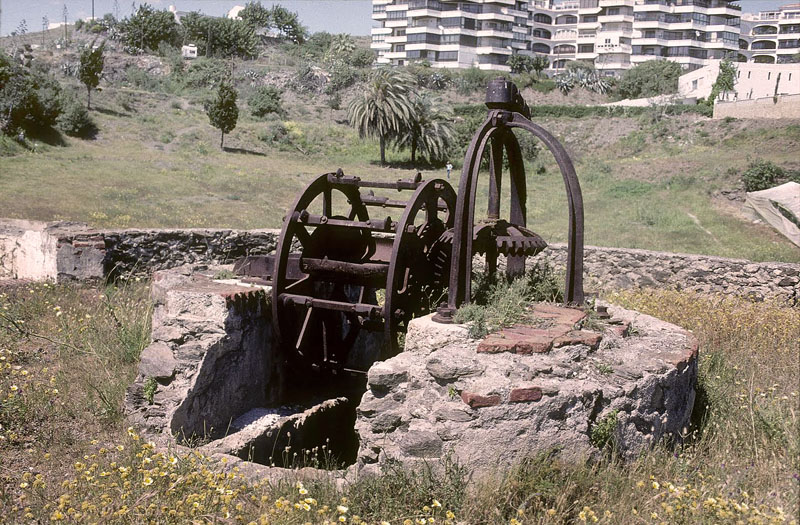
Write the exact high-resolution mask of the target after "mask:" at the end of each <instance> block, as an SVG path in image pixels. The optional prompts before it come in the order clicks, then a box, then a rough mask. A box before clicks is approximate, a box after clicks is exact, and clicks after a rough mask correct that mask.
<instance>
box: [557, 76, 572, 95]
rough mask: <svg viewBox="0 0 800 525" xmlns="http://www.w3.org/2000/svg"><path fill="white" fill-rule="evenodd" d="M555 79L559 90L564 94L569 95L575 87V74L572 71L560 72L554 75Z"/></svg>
mask: <svg viewBox="0 0 800 525" xmlns="http://www.w3.org/2000/svg"><path fill="white" fill-rule="evenodd" d="M553 80H554V81H555V83H556V87H557V88H558V90H559V91H561V93H562V94H564V95H569V92H570V91H572V90H573V89H574V88H575V76H574V75H572V74H571V73H559V74H558V75H556V76H555V77H553Z"/></svg>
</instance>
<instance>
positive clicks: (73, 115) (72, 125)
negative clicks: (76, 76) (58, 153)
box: [58, 94, 97, 138]
mask: <svg viewBox="0 0 800 525" xmlns="http://www.w3.org/2000/svg"><path fill="white" fill-rule="evenodd" d="M62 104H63V107H64V109H63V111H62V112H61V114H60V115H59V116H58V129H60V130H61V131H63V132H64V133H66V134H67V135H70V136H72V137H79V138H91V137H93V136H94V135H95V134H96V133H97V126H96V125H95V123H94V121H93V120H92V118H91V117H90V116H89V112H88V111H87V110H86V107H84V105H83V104H81V103H80V102H78V99H77V98H75V96H74V95H72V94H70V95H66V96H65V97H64V100H63V102H62Z"/></svg>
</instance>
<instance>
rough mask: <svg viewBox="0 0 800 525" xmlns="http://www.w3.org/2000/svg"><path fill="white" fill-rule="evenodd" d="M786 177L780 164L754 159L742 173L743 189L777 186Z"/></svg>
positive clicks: (752, 189) (753, 189) (751, 189)
mask: <svg viewBox="0 0 800 525" xmlns="http://www.w3.org/2000/svg"><path fill="white" fill-rule="evenodd" d="M785 178H786V172H785V171H784V169H783V168H781V167H780V166H778V165H776V164H774V163H772V162H770V161H768V160H761V159H756V160H754V161H752V162H750V164H748V166H747V169H746V170H745V172H744V173H743V174H742V182H743V183H744V190H745V191H760V190H766V189H767V188H772V187H773V186H777V185H778V183H779V182H780V181H782V180H783V179H785Z"/></svg>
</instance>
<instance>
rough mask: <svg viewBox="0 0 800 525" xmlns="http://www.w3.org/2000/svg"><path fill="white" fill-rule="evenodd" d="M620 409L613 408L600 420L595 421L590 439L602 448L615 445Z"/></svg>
mask: <svg viewBox="0 0 800 525" xmlns="http://www.w3.org/2000/svg"><path fill="white" fill-rule="evenodd" d="M617 414H619V411H618V410H612V411H611V412H609V413H608V414H606V415H605V416H604V417H603V418H602V419H600V420H599V421H595V423H594V425H593V426H592V429H591V430H590V431H589V441H590V442H591V443H592V445H594V446H595V447H597V448H599V449H600V450H604V449H605V448H606V447H609V446H610V447H612V448H613V447H614V432H616V430H617Z"/></svg>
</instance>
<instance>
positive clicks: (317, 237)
mask: <svg viewBox="0 0 800 525" xmlns="http://www.w3.org/2000/svg"><path fill="white" fill-rule="evenodd" d="M348 208H349V209H348ZM309 210H313V212H317V213H319V216H320V217H325V218H326V219H324V221H326V220H327V218H330V219H347V220H357V221H367V220H369V216H368V212H367V208H366V206H364V204H363V203H362V202H361V197H360V194H359V191H358V188H357V187H355V186H346V185H335V184H331V183H330V180H329V176H328V174H325V175H322V176H320V177H318V178H316V179H315V180H313V181H312V182H311V183H310V184H309V185H308V186H307V187H306V188H305V190H304V191H303V193H301V194H300V196H299V197H298V198H297V199H296V200H295V202H294V203H293V205H292V207H291V208H289V210H288V213H287V214H286V217H285V219H284V224H283V228H282V231H281V236H280V241H279V244H278V246H277V248H276V256H275V266H274V271H273V277H272V315H273V319H274V320H275V321H276V322H273V329H274V334H275V337H276V340H277V341H278V343H279V344H280V345H281V346H283V347H284V348H286V349H287V350H289V353H290V355H289V356H288V357H289V358H290V360H294V361H299V362H301V363H303V364H305V365H311V366H314V365H322V366H328V367H331V368H341V367H342V366H344V360H345V359H346V352H347V350H348V349H349V348H350V347H351V346H352V345H353V342H354V341H355V339H356V337H357V336H358V333H359V331H360V329H361V320H360V319H359V317H358V315H356V314H354V313H351V312H339V311H331V310H325V309H319V308H314V307H313V306H311V304H310V301H308V300H306V301H305V302H304V301H302V300H300V301H298V300H296V299H295V300H291V298H292V297H298V296H304V297H306V298H308V299H309V300H311V299H322V300H329V301H340V302H352V301H353V297H354V296H356V300H360V299H363V298H364V297H369V296H370V295H374V290H369V289H366V287H364V286H358V285H354V284H347V283H341V282H333V281H327V280H317V279H314V278H312V275H311V274H310V273H302V272H304V270H303V269H302V264H300V263H299V262H298V260H299V259H301V258H303V257H311V258H314V257H319V258H328V257H330V258H333V259H338V260H353V261H358V260H360V259H363V258H365V257H367V255H368V254H369V253H370V251H374V241H373V240H372V238H371V236H370V234H369V232H368V231H364V230H360V229H341V228H339V229H338V231H337V232H336V237H335V242H331V240H332V236H331V230H332V229H335V227H333V226H329V225H328V224H325V223H323V224H314V225H309V224H308V223H307V217H308V215H309ZM336 212H342V214H337V213H336ZM298 248H299V252H300V253H298ZM293 258H294V259H295V260H292V259H293ZM298 267H299V268H300V269H301V270H300V271H301V273H300V274H298V273H297V268H298ZM292 272H294V274H292Z"/></svg>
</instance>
